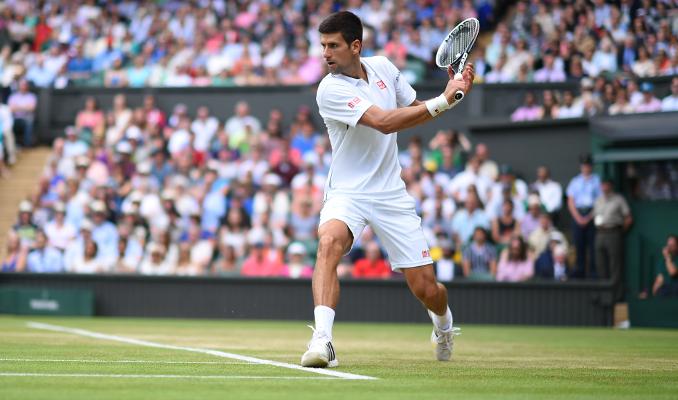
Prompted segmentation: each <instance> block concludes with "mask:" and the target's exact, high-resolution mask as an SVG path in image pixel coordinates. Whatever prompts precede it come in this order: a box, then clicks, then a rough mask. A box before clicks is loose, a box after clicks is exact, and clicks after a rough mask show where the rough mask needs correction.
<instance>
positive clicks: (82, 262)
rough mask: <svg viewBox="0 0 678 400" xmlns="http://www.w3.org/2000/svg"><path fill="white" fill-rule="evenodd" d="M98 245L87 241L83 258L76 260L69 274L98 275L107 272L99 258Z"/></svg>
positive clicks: (69, 269) (92, 241)
mask: <svg viewBox="0 0 678 400" xmlns="http://www.w3.org/2000/svg"><path fill="white" fill-rule="evenodd" d="M97 247H98V246H97V243H96V242H95V241H94V240H91V239H90V240H86V241H85V252H84V254H83V256H82V257H78V258H76V259H75V262H74V263H73V265H71V266H70V268H68V269H67V271H68V272H73V273H76V274H96V273H101V272H106V268H105V267H104V265H103V264H102V263H101V260H100V259H99V258H98V257H97Z"/></svg>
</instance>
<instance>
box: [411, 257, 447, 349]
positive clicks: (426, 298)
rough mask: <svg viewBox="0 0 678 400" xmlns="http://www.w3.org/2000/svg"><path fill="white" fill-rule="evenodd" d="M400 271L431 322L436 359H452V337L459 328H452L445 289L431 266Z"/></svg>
mask: <svg viewBox="0 0 678 400" xmlns="http://www.w3.org/2000/svg"><path fill="white" fill-rule="evenodd" d="M402 271H403V274H404V275H405V280H407V285H408V286H409V288H410V290H411V291H412V294H414V295H415V296H416V297H417V299H419V301H421V302H422V304H423V305H424V306H425V307H426V308H427V309H428V315H429V316H430V317H431V321H432V322H433V333H431V341H432V342H433V343H435V344H436V358H437V359H438V360H439V361H448V360H449V359H450V358H451V357H452V350H453V346H454V336H455V335H458V334H459V328H454V326H453V322H454V321H453V318H452V311H451V310H450V307H449V305H448V303H447V289H445V286H443V285H442V284H441V283H439V282H437V281H436V278H435V273H434V271H433V265H430V264H429V265H425V266H422V267H415V268H403V269H402Z"/></svg>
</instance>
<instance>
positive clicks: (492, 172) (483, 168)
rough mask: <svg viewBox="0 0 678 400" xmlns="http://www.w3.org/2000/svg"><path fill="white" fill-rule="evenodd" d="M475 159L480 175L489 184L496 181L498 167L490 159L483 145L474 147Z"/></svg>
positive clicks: (485, 146) (487, 150) (488, 152)
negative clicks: (478, 163) (478, 165)
mask: <svg viewBox="0 0 678 400" xmlns="http://www.w3.org/2000/svg"><path fill="white" fill-rule="evenodd" d="M476 157H478V160H480V171H479V172H480V175H482V176H484V177H485V178H487V179H489V180H490V181H491V182H494V181H496V180H497V177H498V176H499V166H498V165H497V163H496V162H495V161H494V160H492V159H491V158H490V151H489V149H488V148H487V145H486V144H485V143H478V144H477V145H476Z"/></svg>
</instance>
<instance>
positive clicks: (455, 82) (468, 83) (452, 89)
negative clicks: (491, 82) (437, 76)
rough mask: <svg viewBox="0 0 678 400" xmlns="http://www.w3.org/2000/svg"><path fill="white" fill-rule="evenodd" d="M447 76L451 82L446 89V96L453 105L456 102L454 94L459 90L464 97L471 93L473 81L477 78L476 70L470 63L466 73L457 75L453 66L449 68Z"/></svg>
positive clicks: (465, 70) (465, 69)
mask: <svg viewBox="0 0 678 400" xmlns="http://www.w3.org/2000/svg"><path fill="white" fill-rule="evenodd" d="M447 75H448V76H449V77H450V80H449V81H448V82H447V87H446V88H445V92H444V94H445V98H446V99H447V102H448V104H452V103H454V102H455V101H456V100H455V99H454V94H455V93H456V92H457V91H458V90H461V91H462V92H464V95H466V94H467V93H468V92H469V91H471V88H472V87H473V79H474V78H475V69H474V67H473V64H471V63H469V64H468V65H466V67H465V68H464V71H463V72H462V73H461V74H455V72H454V70H453V69H452V66H449V67H447ZM455 75H456V76H455ZM460 75H461V76H460ZM458 78H461V79H458Z"/></svg>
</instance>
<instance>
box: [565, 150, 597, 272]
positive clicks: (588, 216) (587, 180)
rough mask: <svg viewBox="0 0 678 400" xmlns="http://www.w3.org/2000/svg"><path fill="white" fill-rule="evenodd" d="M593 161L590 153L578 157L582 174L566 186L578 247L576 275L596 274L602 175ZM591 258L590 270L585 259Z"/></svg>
mask: <svg viewBox="0 0 678 400" xmlns="http://www.w3.org/2000/svg"><path fill="white" fill-rule="evenodd" d="M592 163H593V160H592V159H591V156H589V155H582V156H580V157H579V166H580V172H581V173H580V174H579V175H577V176H575V177H574V178H572V180H571V181H570V183H569V184H568V185H567V207H568V210H569V211H570V215H572V219H573V222H574V223H573V224H572V237H573V240H574V246H575V248H576V250H577V268H576V271H575V273H574V276H575V277H577V278H584V277H594V276H595V270H596V267H595V261H594V247H593V246H594V237H595V226H594V224H593V206H594V204H595V201H596V199H597V198H598V196H600V178H599V177H598V175H596V174H594V173H593V165H592ZM587 258H588V259H589V264H588V265H589V268H588V269H587V268H586V266H587V263H586V260H587Z"/></svg>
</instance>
